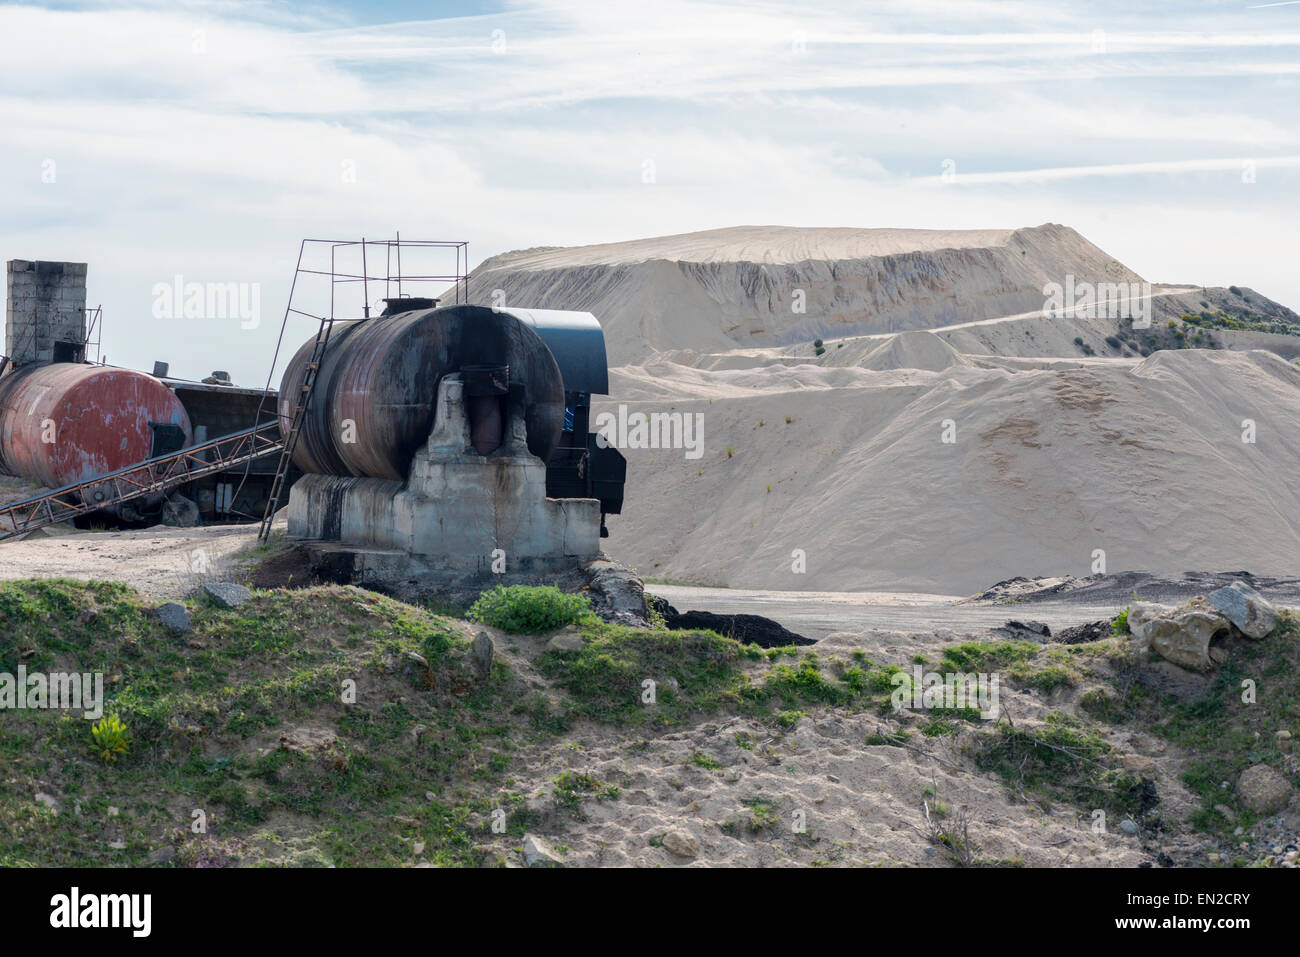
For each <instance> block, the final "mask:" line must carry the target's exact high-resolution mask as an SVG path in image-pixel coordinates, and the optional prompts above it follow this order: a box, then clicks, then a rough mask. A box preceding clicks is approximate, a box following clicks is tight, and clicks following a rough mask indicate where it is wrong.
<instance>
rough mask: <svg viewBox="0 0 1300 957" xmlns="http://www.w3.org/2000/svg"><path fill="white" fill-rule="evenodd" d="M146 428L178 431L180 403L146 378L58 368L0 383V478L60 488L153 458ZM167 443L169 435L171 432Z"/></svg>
mask: <svg viewBox="0 0 1300 957" xmlns="http://www.w3.org/2000/svg"><path fill="white" fill-rule="evenodd" d="M151 423H154V424H157V425H164V426H175V427H179V428H180V429H181V430H182V431H183V432H184V446H183V447H188V446H189V445H191V444H193V432H192V430H191V428H190V417H189V415H188V414H187V413H186V412H185V407H184V406H183V405H181V401H180V399H178V398H176V395H175V394H174V393H173V392H172V391H171V390H170V389H168V388H167V387H166V386H165V385H163V384H162V383H161V382H159V381H158V380H157V379H155V378H154V377H153V376H149V375H145V374H144V373H143V372H132V371H131V370H129V369H115V368H112V367H109V366H94V365H82V364H80V363H58V364H55V365H46V366H34V367H29V368H23V369H19V370H18V371H16V372H12V373H10V374H9V375H6V376H4V377H3V378H0V470H3V471H5V472H8V473H9V474H10V475H17V476H21V477H22V478H26V479H29V480H32V481H35V482H39V483H41V484H42V485H46V486H49V487H50V488H61V487H63V486H65V485H73V484H76V483H78V482H84V481H87V480H89V479H93V478H94V477H95V476H97V475H103V474H104V473H106V472H112V471H116V470H117V469H121V468H126V467H127V466H129V465H135V464H136V463H137V462H142V461H144V460H145V459H147V458H150V457H152V455H153V453H154V432H155V430H154V429H153V428H152V427H151ZM173 435H174V430H173Z"/></svg>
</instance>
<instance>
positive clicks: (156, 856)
mask: <svg viewBox="0 0 1300 957" xmlns="http://www.w3.org/2000/svg"><path fill="white" fill-rule="evenodd" d="M175 859H176V848H174V847H172V846H171V845H170V844H169V845H167V846H165V847H160V848H158V850H156V851H154V852H153V853H151V854H150V855H149V858H148V860H149V863H150V864H170V863H171V862H172V861H174V860H175Z"/></svg>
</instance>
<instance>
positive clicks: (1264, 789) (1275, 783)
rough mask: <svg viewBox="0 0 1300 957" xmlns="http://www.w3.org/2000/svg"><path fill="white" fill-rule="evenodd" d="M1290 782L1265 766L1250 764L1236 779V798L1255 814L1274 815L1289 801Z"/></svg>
mask: <svg viewBox="0 0 1300 957" xmlns="http://www.w3.org/2000/svg"><path fill="white" fill-rule="evenodd" d="M1291 791H1292V788H1291V782H1290V781H1288V780H1287V779H1286V778H1285V777H1283V776H1282V775H1281V774H1280V773H1279V772H1277V771H1275V770H1273V769H1272V768H1271V767H1269V766H1268V765H1267V764H1252V765H1251V766H1250V767H1248V768H1246V770H1244V771H1242V772H1241V777H1239V778H1238V779H1237V796H1238V797H1239V798H1241V803H1242V804H1244V805H1246V807H1248V808H1249V809H1250V810H1252V811H1254V812H1255V813H1256V814H1274V813H1276V812H1277V811H1280V810H1282V808H1284V807H1286V806H1287V803H1288V802H1289V801H1290V800H1291Z"/></svg>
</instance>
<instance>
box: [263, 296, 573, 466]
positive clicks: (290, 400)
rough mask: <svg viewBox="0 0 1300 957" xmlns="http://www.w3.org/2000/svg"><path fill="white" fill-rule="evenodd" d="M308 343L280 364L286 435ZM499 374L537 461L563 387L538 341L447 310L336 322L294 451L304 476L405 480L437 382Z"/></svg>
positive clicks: (552, 439) (505, 320)
mask: <svg viewBox="0 0 1300 957" xmlns="http://www.w3.org/2000/svg"><path fill="white" fill-rule="evenodd" d="M314 344H315V340H314V338H313V339H312V340H309V341H308V342H307V343H306V344H305V345H303V347H302V348H301V349H299V350H298V353H297V354H296V355H295V356H294V357H293V359H291V360H290V361H289V365H288V368H286V369H285V373H284V378H283V380H282V381H281V383H280V405H279V411H280V429H281V431H282V432H285V433H287V432H288V430H289V427H290V424H291V422H292V417H293V409H294V405H295V404H296V403H297V401H298V399H299V397H300V396H301V394H302V385H303V382H304V380H305V375H306V372H307V363H308V362H309V361H310V359H311V355H312V350H313V347H314ZM485 365H487V366H501V367H505V368H506V369H507V370H508V372H507V375H508V379H509V381H508V384H507V385H508V387H513V386H522V388H523V392H524V399H525V402H526V407H525V413H524V419H525V423H526V425H527V427H528V449H529V451H530V452H532V453H533V454H534V455H536V456H537V457H538V458H540V459H541V460H542V461H543V462H545V461H546V460H547V459H549V458H550V455H551V450H552V449H554V448H555V445H556V444H557V443H558V442H559V439H560V430H561V428H562V427H563V424H564V383H563V380H562V378H561V377H560V370H559V366H557V365H556V363H555V358H554V357H553V356H552V355H551V351H550V349H548V348H547V347H546V343H544V342H543V341H542V339H541V337H540V336H539V335H538V334H537V333H536V332H534V331H533V329H532V327H531V326H529V325H528V324H527V323H524V322H521V321H520V320H519V319H517V318H515V317H514V316H512V315H510V314H509V313H507V312H497V311H493V310H492V309H489V308H487V307H484V306H448V307H446V308H443V309H426V310H419V311H414V312H404V313H399V314H397V315H394V316H383V317H377V318H374V319H368V320H364V321H361V322H346V323H344V322H336V323H335V324H334V328H333V330H332V332H331V334H330V342H329V348H328V350H327V351H326V353H325V358H324V361H323V362H322V363H321V367H320V371H319V372H318V373H317V377H316V384H315V388H314V391H313V394H312V398H311V407H310V409H309V411H308V414H307V417H306V419H305V420H304V422H303V426H302V430H301V432H300V433H299V436H298V444H297V447H296V448H295V450H294V462H295V463H296V464H297V465H298V467H299V468H301V469H302V470H303V471H304V472H316V473H320V474H324V475H347V476H369V477H372V478H386V479H398V480H401V479H405V478H406V473H407V470H408V469H409V467H410V464H411V459H412V458H413V457H414V455H415V453H416V451H417V450H418V449H419V448H420V446H421V445H423V444H424V442H425V440H426V439H427V438H428V437H429V432H430V430H431V429H432V428H433V418H434V412H435V404H436V398H437V394H438V382H439V380H441V378H442V377H443V376H444V375H446V374H447V373H451V372H459V371H460V370H461V369H462V368H463V367H465V366H485Z"/></svg>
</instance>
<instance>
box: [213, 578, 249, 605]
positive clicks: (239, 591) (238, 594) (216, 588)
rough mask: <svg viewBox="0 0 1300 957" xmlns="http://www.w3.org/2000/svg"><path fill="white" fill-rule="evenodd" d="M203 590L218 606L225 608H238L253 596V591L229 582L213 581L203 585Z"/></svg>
mask: <svg viewBox="0 0 1300 957" xmlns="http://www.w3.org/2000/svg"><path fill="white" fill-rule="evenodd" d="M203 591H204V593H206V594H207V596H208V597H209V598H211V599H212V601H213V602H214V603H215V604H216V606H217V607H218V608H226V609H231V608H238V607H239V606H240V605H242V604H243V603H244V602H246V601H248V599H250V598H252V597H253V593H252V592H251V591H249V590H248V589H247V588H245V587H244V586H243V585H234V584H231V583H229V582H213V583H211V584H208V585H204V586H203Z"/></svg>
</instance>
